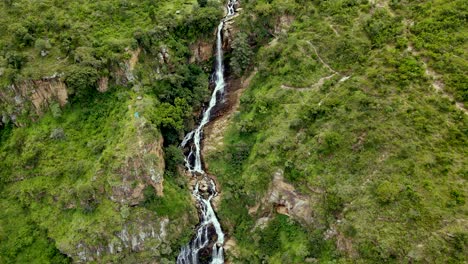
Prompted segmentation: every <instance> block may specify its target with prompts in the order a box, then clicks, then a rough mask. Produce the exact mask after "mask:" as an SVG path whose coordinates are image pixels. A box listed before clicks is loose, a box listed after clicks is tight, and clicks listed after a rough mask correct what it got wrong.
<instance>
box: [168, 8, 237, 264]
mask: <svg viewBox="0 0 468 264" xmlns="http://www.w3.org/2000/svg"><path fill="white" fill-rule="evenodd" d="M236 5H237V0H229V1H228V3H227V15H226V16H225V17H224V18H223V19H222V20H221V22H220V23H219V26H218V29H217V32H216V64H215V88H214V91H213V94H212V95H211V99H210V102H209V104H208V107H207V108H206V110H205V112H204V113H203V116H202V119H201V121H200V124H199V125H198V127H197V128H196V129H195V130H193V131H191V132H190V133H188V134H187V135H186V136H185V138H184V140H183V141H182V143H181V147H182V148H185V147H188V146H190V152H189V153H188V154H187V155H186V157H185V167H186V168H187V170H188V171H189V172H191V173H192V174H193V175H199V177H202V181H199V180H198V178H197V182H196V184H195V187H194V189H193V192H192V195H193V196H194V197H195V199H196V200H197V202H198V203H199V205H200V224H199V225H198V228H197V231H196V234H195V237H194V238H193V239H192V241H190V243H189V244H188V245H186V246H184V247H183V248H182V249H181V252H180V253H179V256H178V257H177V264H198V263H200V253H201V252H202V251H204V252H205V253H206V250H209V249H210V247H211V261H210V263H212V264H221V263H224V252H223V245H224V233H223V230H222V229H221V225H220V223H219V221H218V218H217V217H216V214H215V211H214V210H213V207H212V205H211V200H212V199H213V198H214V197H216V195H217V194H218V193H217V191H216V184H215V182H214V181H213V179H211V178H210V177H209V176H208V175H207V174H206V173H205V171H204V170H203V165H202V159H201V147H200V144H201V140H202V134H203V128H204V127H205V125H206V124H208V122H209V121H210V114H211V110H212V109H213V107H215V106H216V104H217V103H218V97H222V96H223V94H224V88H225V82H224V67H223V47H222V31H223V27H224V23H225V22H226V19H227V18H229V17H230V16H232V15H234V13H235V12H236V10H235V9H236Z"/></svg>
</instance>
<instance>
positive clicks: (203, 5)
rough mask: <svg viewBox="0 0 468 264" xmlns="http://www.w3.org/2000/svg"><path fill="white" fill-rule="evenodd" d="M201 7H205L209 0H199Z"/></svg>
mask: <svg viewBox="0 0 468 264" xmlns="http://www.w3.org/2000/svg"><path fill="white" fill-rule="evenodd" d="M197 1H198V5H199V6H200V7H205V6H206V4H207V3H208V0H197Z"/></svg>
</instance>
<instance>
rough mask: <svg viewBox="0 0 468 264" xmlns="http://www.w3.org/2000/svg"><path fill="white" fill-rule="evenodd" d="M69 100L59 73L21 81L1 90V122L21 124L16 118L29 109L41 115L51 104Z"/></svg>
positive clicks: (63, 103) (64, 102)
mask: <svg viewBox="0 0 468 264" xmlns="http://www.w3.org/2000/svg"><path fill="white" fill-rule="evenodd" d="M67 101H68V93H67V87H66V85H65V83H64V82H63V80H62V79H61V78H60V76H59V75H58V74H54V75H53V76H51V77H44V78H42V79H40V80H27V81H21V82H18V83H16V84H13V85H10V86H8V87H6V88H4V89H3V90H0V111H1V112H0V115H1V119H0V123H7V122H8V121H12V122H13V123H15V124H16V125H17V126H21V124H20V123H18V122H17V120H16V119H17V116H18V115H20V114H22V113H24V112H27V111H29V112H31V113H33V114H34V115H36V116H40V115H42V114H43V112H44V111H45V109H47V108H48V107H49V106H50V105H51V104H53V103H55V102H56V103H58V104H59V105H60V106H64V105H65V104H66V103H67Z"/></svg>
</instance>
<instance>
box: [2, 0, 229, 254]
mask: <svg viewBox="0 0 468 264" xmlns="http://www.w3.org/2000/svg"><path fill="white" fill-rule="evenodd" d="M222 13H223V12H222V8H221V3H217V2H210V3H209V4H206V5H203V7H200V6H199V4H198V3H197V1H110V0H109V1H36V2H31V1H2V2H1V3H0V115H1V116H2V118H1V120H0V193H1V194H0V208H1V210H0V211H1V212H0V262H1V263H59V262H60V263H61V262H63V263H68V262H75V263H84V262H99V263H101V262H103V263H104V262H105V263H108V262H114V263H149V262H151V263H153V262H155V261H156V262H160V263H170V262H173V260H174V259H175V258H176V256H177V254H178V251H179V249H180V247H181V246H182V245H183V244H185V243H186V242H187V241H188V240H189V239H190V236H191V230H192V229H193V227H194V226H195V225H196V223H197V213H196V209H195V208H194V206H193V204H192V201H191V199H190V195H189V192H188V191H187V179H185V178H184V177H182V176H181V175H180V173H179V170H178V167H177V166H178V165H179V164H181V163H182V161H183V156H182V153H181V150H180V149H179V148H178V147H177V144H179V140H180V137H181V136H182V135H183V133H184V131H185V129H188V128H189V127H190V126H191V124H193V123H194V120H193V119H194V118H195V117H194V115H193V114H192V113H194V112H198V111H199V110H200V108H201V105H202V103H203V102H204V101H205V100H206V99H207V97H208V95H209V91H208V80H209V75H208V74H209V72H210V71H211V63H210V57H211V54H212V51H211V46H208V47H207V45H206V43H212V41H213V37H214V36H213V35H212V32H213V30H214V28H215V27H216V24H217V23H218V21H219V18H220V17H221V16H222Z"/></svg>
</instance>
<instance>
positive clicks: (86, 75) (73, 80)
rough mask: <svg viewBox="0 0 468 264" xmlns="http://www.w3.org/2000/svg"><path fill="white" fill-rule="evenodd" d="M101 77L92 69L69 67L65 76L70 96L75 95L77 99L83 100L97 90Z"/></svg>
mask: <svg viewBox="0 0 468 264" xmlns="http://www.w3.org/2000/svg"><path fill="white" fill-rule="evenodd" d="M98 79H99V75H98V72H97V70H96V69H94V68H92V67H86V66H85V67H83V66H81V67H80V66H78V65H72V66H70V67H68V69H67V71H66V75H65V83H66V84H67V87H68V89H69V92H70V94H74V95H75V97H76V98H77V99H83V98H85V97H86V96H87V95H89V94H90V93H91V92H92V91H93V90H95V88H96V83H97V80H98Z"/></svg>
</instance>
